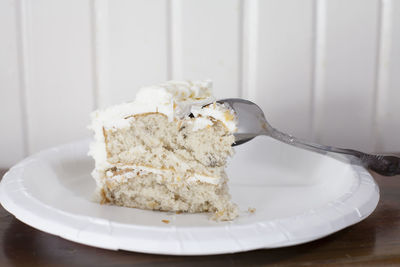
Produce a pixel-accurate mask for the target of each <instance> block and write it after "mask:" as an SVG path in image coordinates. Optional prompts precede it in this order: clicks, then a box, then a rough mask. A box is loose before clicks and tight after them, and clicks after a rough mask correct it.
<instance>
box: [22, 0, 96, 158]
mask: <svg viewBox="0 0 400 267" xmlns="http://www.w3.org/2000/svg"><path fill="white" fill-rule="evenodd" d="M22 4H23V6H22V9H23V14H24V17H23V28H24V32H23V34H24V37H23V46H24V71H25V73H26V77H25V78H26V93H27V115H28V133H29V151H30V152H35V151H37V150H40V149H43V148H46V147H49V146H52V145H56V144H60V143H63V142H68V141H71V140H74V139H79V138H83V137H85V136H89V131H88V130H87V129H86V125H87V124H88V123H89V113H90V111H91V110H92V109H93V97H92V92H93V88H92V86H93V85H92V80H91V78H92V65H91V64H92V58H91V50H90V49H91V31H90V29H91V26H90V4H89V0H86V1H81V0H73V1H51V0H38V1H27V0H22Z"/></svg>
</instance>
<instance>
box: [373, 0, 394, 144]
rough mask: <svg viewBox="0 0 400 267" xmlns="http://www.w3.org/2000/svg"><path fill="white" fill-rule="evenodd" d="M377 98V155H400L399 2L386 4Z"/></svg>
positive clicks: (383, 17) (392, 0) (384, 6)
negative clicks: (393, 153)
mask: <svg viewBox="0 0 400 267" xmlns="http://www.w3.org/2000/svg"><path fill="white" fill-rule="evenodd" d="M382 11H383V12H382V26H381V42H380V62H379V63H380V64H379V72H378V73H379V79H378V94H377V99H378V103H377V117H376V119H377V121H376V122H377V123H376V130H377V131H376V132H377V133H378V136H377V138H378V142H377V146H376V148H375V150H376V151H378V152H385V151H386V152H398V151H400V104H399V103H400V2H399V1H394V0H385V1H383V6H382Z"/></svg>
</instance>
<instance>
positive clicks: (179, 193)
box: [101, 171, 238, 220]
mask: <svg viewBox="0 0 400 267" xmlns="http://www.w3.org/2000/svg"><path fill="white" fill-rule="evenodd" d="M160 179H161V180H160ZM223 179H224V182H223V183H220V184H218V185H214V184H210V183H203V182H201V181H197V182H195V183H191V184H190V186H188V184H187V183H185V182H184V181H179V182H174V183H168V182H163V181H162V178H160V174H157V173H153V172H150V171H146V172H136V173H135V172H125V173H118V174H116V175H115V176H111V177H108V179H107V180H106V183H105V186H104V187H103V188H102V194H101V196H102V202H103V203H110V204H114V205H119V206H126V207H132V208H141V209H149V210H160V211H175V212H188V213H196V212H212V213H213V214H214V215H213V218H214V219H216V220H231V219H233V218H235V217H236V216H237V213H238V210H237V206H236V205H235V204H232V203H231V202H230V197H229V194H228V189H227V185H226V177H224V178H223Z"/></svg>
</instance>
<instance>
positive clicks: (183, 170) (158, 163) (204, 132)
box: [104, 113, 234, 177]
mask: <svg viewBox="0 0 400 267" xmlns="http://www.w3.org/2000/svg"><path fill="white" fill-rule="evenodd" d="M130 119H131V120H130V127H126V128H122V129H109V130H104V135H105V143H106V151H107V160H108V162H109V163H111V164H113V165H115V164H126V165H141V166H150V167H153V168H158V169H170V170H173V171H175V172H177V173H178V175H181V176H185V175H187V173H189V175H190V174H191V173H194V172H195V171H194V170H197V172H199V173H202V174H204V175H207V176H215V177H218V176H219V173H220V172H221V171H222V170H223V168H224V166H225V164H226V158H227V157H228V156H229V155H231V154H232V153H233V151H232V148H231V144H232V143H233V141H234V137H233V136H232V135H231V134H229V132H228V131H227V129H226V128H225V127H224V125H223V124H222V123H221V122H219V121H214V122H212V126H209V127H206V128H203V129H199V130H197V131H193V127H194V124H193V121H194V120H195V119H193V118H189V117H188V118H187V119H184V120H179V121H176V120H174V121H171V122H169V121H168V119H167V117H166V116H165V115H163V114H161V113H147V114H140V115H134V116H132V117H130Z"/></svg>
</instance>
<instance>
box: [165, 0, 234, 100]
mask: <svg viewBox="0 0 400 267" xmlns="http://www.w3.org/2000/svg"><path fill="white" fill-rule="evenodd" d="M171 15H172V25H171V27H172V40H171V42H172V43H171V49H172V78H173V79H212V80H213V81H214V93H215V95H216V97H217V98H222V97H225V98H226V97H235V96H236V97H237V96H239V94H240V81H241V76H240V60H241V56H240V53H241V48H240V47H241V36H240V35H241V28H240V19H241V2H240V1H239V0H220V1H213V0H205V1H197V0H172V13H171Z"/></svg>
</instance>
